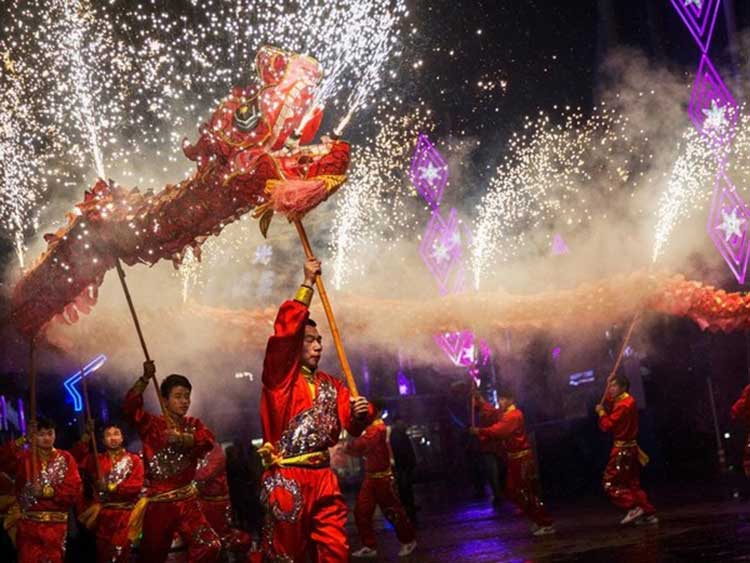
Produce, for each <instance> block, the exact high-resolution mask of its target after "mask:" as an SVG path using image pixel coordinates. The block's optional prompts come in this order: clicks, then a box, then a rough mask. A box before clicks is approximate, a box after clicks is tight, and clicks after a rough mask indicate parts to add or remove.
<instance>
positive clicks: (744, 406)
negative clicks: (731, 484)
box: [731, 385, 750, 478]
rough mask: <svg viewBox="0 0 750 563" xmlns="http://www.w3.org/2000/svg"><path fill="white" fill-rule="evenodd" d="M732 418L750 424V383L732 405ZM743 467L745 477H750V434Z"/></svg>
mask: <svg viewBox="0 0 750 563" xmlns="http://www.w3.org/2000/svg"><path fill="white" fill-rule="evenodd" d="M731 416H732V420H734V421H735V422H740V423H742V424H744V425H745V426H750V385H746V386H745V388H744V389H743V390H742V395H740V398H739V399H737V400H736V401H735V403H734V404H733V405H732V410H731ZM742 469H743V471H744V473H745V477H748V478H750V435H748V437H747V438H746V440H745V453H744V455H743V457H742Z"/></svg>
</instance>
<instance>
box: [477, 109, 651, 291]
mask: <svg viewBox="0 0 750 563" xmlns="http://www.w3.org/2000/svg"><path fill="white" fill-rule="evenodd" d="M563 117H564V119H563V121H562V123H558V124H555V123H554V122H553V121H552V119H551V118H550V116H549V115H547V114H545V113H544V112H540V114H539V116H538V117H537V118H536V119H534V120H532V119H530V118H527V121H526V123H525V124H524V127H523V131H522V132H520V133H518V132H516V133H514V134H513V136H512V138H511V141H510V144H509V147H508V154H507V155H506V156H505V157H504V159H503V161H502V162H501V164H500V165H499V166H498V167H497V170H496V172H495V175H494V176H493V177H492V178H491V180H490V182H489V190H488V192H487V194H486V195H485V196H484V197H483V199H482V201H481V204H480V205H479V206H478V214H477V219H476V226H475V228H474V233H475V236H474V238H473V241H472V245H471V263H472V269H473V274H474V286H475V288H476V289H479V287H480V284H481V280H482V277H483V276H484V275H485V274H486V273H487V271H488V269H489V266H490V264H491V263H492V261H493V258H494V257H495V256H496V255H499V257H500V258H501V259H502V260H503V261H507V260H509V259H511V258H515V257H518V256H519V255H520V253H521V250H522V249H524V248H525V246H526V245H527V244H528V243H529V242H530V241H531V240H533V235H534V234H536V232H537V231H540V230H542V229H545V230H546V229H547V228H549V227H550V226H554V225H558V226H564V227H566V228H568V229H572V228H575V227H577V226H579V225H585V224H588V223H590V222H591V220H592V219H593V217H594V214H595V209H600V208H601V209H607V206H606V205H601V203H602V202H603V201H605V200H606V199H607V198H609V197H611V196H612V195H616V194H617V193H618V192H620V191H622V189H623V188H625V187H627V189H628V190H629V191H631V192H632V191H634V190H635V189H636V188H637V184H638V182H639V181H640V179H641V177H642V176H643V175H644V170H646V169H647V168H648V165H649V162H650V161H651V159H652V158H653V154H652V153H651V151H650V150H649V146H648V138H646V137H643V135H640V136H639V135H638V133H637V132H635V133H634V132H631V131H630V126H629V121H628V119H627V118H626V117H624V116H622V115H620V114H618V113H616V112H614V111H611V110H609V108H607V107H606V105H604V104H602V106H601V107H600V108H595V111H594V112H593V114H592V115H591V116H590V117H584V116H583V115H582V114H581V113H580V110H577V111H575V112H572V113H571V112H569V111H568V110H566V112H565V113H564V114H563ZM599 200H601V201H599ZM604 217H605V218H606V215H604Z"/></svg>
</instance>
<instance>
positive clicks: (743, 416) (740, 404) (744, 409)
mask: <svg viewBox="0 0 750 563" xmlns="http://www.w3.org/2000/svg"><path fill="white" fill-rule="evenodd" d="M731 415H732V420H736V421H738V422H742V423H744V424H746V425H750V385H746V386H745V388H744V389H743V390H742V395H740V398H739V399H737V401H736V402H735V403H734V404H733V405H732V410H731Z"/></svg>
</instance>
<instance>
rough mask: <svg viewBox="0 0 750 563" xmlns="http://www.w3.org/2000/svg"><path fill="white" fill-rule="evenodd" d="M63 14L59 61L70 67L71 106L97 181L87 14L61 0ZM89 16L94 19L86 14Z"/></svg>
mask: <svg viewBox="0 0 750 563" xmlns="http://www.w3.org/2000/svg"><path fill="white" fill-rule="evenodd" d="M59 7H60V11H61V12H62V16H63V17H62V20H61V22H60V24H61V26H60V29H61V31H62V33H61V36H60V40H61V41H60V47H61V49H60V52H61V54H62V60H65V59H67V66H68V67H69V68H70V80H71V82H72V83H73V90H74V94H75V98H76V100H77V101H78V103H77V104H74V105H73V107H74V108H75V113H76V115H77V120H78V128H79V129H80V130H82V131H85V136H86V138H87V140H88V148H89V151H90V153H91V158H92V160H93V164H94V170H95V171H96V175H97V176H98V177H99V178H104V177H105V173H104V157H103V156H102V149H101V147H100V145H99V136H100V131H99V127H98V121H99V119H98V118H99V117H100V115H101V114H100V113H99V112H98V111H97V110H96V108H95V107H94V100H93V99H92V92H95V89H94V83H93V80H92V78H93V77H92V73H91V69H90V68H89V66H88V64H87V62H86V59H87V56H86V55H87V52H86V31H87V29H86V23H85V19H84V18H85V17H86V14H85V13H84V12H83V11H82V10H79V3H78V2H76V1H75V0H62V2H60V3H59ZM88 17H93V16H92V15H89V16H88Z"/></svg>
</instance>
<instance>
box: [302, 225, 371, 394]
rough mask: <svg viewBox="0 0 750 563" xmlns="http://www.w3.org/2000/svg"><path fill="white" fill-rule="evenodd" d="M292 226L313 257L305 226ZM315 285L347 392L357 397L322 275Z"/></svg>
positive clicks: (307, 253) (307, 254)
mask: <svg viewBox="0 0 750 563" xmlns="http://www.w3.org/2000/svg"><path fill="white" fill-rule="evenodd" d="M294 226H295V227H296V228H297V233H299V239H300V241H301V242H302V248H303V249H304V251H305V256H307V258H313V257H314V256H315V255H314V254H313V251H312V247H311V246H310V240H309V239H308V238H307V233H306V232H305V227H304V226H303V225H302V222H301V221H300V220H299V219H296V220H295V221H294ZM315 286H316V287H317V288H318V295H319V296H320V302H321V303H322V304H323V310H324V311H325V314H326V318H327V319H328V325H329V326H330V328H331V336H332V337H333V344H334V346H335V347H336V355H337V356H338V357H339V362H340V363H341V370H342V371H343V372H344V378H345V379H346V385H347V386H348V387H349V393H350V395H351V396H352V397H359V390H358V389H357V383H356V382H355V381H354V375H353V374H352V368H351V366H350V365H349V360H348V359H347V357H346V351H345V350H344V345H343V343H342V341H341V334H340V333H339V327H338V325H337V324H336V318H335V317H334V315H333V308H332V307H331V302H330V301H329V299H328V293H327V292H326V288H325V285H324V284H323V278H322V276H316V278H315Z"/></svg>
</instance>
